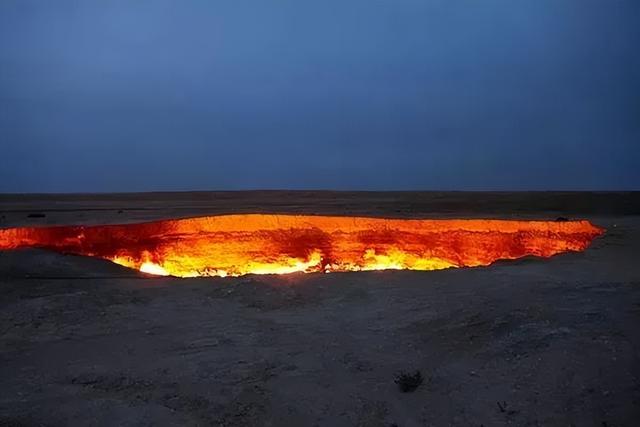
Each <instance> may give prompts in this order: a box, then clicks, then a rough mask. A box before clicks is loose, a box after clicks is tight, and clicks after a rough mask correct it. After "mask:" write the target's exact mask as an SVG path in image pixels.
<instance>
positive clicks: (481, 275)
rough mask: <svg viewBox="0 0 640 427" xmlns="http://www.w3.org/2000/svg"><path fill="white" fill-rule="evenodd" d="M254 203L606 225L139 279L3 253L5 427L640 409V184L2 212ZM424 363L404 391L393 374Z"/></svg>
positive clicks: (82, 200) (24, 206) (70, 205)
mask: <svg viewBox="0 0 640 427" xmlns="http://www.w3.org/2000/svg"><path fill="white" fill-rule="evenodd" d="M247 211H251V212H260V211H267V212H317V213H346V214H358V215H385V216H407V217H420V216H423V217H433V216H443V217H478V216H484V217H508V218H511V217H516V218H519V217H523V218H531V217H536V218H555V217H557V216H571V217H583V218H588V219H590V220H591V221H592V222H594V223H596V224H598V225H602V226H604V227H606V228H607V229H608V231H607V234H606V235H605V236H604V237H602V238H600V239H598V240H597V241H596V242H595V243H594V244H593V246H592V247H591V248H590V249H589V250H588V251H586V252H584V253H576V254H567V255H561V256H558V257H555V258H553V259H550V260H539V259H525V260H519V261H515V262H502V263H499V264H497V265H494V266H491V267H488V268H476V269H455V270H446V271H435V272H408V271H399V272H392V271H387V272H370V273H345V274H327V275H324V274H310V275H304V274H299V275H289V276H279V277H278V276H246V277H241V278H226V279H221V278H212V279H208V278H201V279H173V278H147V277H143V276H142V275H140V274H137V273H136V272H132V271H130V270H127V269H124V268H120V267H118V266H116V265H113V264H111V263H108V262H106V261H101V260H95V259H89V258H83V257H75V256H63V255H59V254H54V253H48V252H44V251H39V250H20V251H13V252H4V253H0V334H1V335H0V340H1V341H0V385H1V387H0V425H15V426H30V425H34V426H38V425H44V426H49V425H51V426H59V425H60V426H63V425H72V426H78V425H100V426H101V425H108V426H123V425H130V426H133V425H202V426H206V425H223V426H224V425H228V426H236V425H237V426H254V425H258V426H260V425H264V426H298V425H300V426H306V425H310V426H314V425H318V426H353V425H360V426H392V425H397V426H400V427H404V426H422V425H433V426H449V425H455V426H478V427H479V426H486V427H489V426H500V425H514V426H538V425H540V426H598V427H603V426H609V427H614V426H636V425H640V364H639V361H640V358H639V350H640V332H638V330H639V327H640V262H639V261H640V257H639V254H640V196H639V195H638V194H631V193H627V194H622V193H618V194H603V193H599V194H594V193H582V194H555V193H537V194H522V193H520V194H517V193H516V194H508V193H501V194H495V193H494V194H482V193H474V194H466V193H329V192H324V193H313V192H304V193H291V192H266V193H263V192H251V193H179V194H150V195H137V196H129V195H84V196H0V221H1V222H0V227H10V226H16V225H27V224H30V225H42V224H53V223H101V222H127V221H140V220H147V219H156V218H165V217H174V216H195V215H204V214H210V213H223V212H247ZM33 214H41V215H42V214H44V215H45V216H44V217H35V218H34V217H33V216H34V215H33ZM29 216H31V217H29ZM36 216H38V215H36ZM416 369H418V370H420V371H421V372H422V373H423V374H424V376H425V378H426V379H425V382H424V383H423V384H422V385H421V386H420V387H419V388H418V389H417V390H416V391H415V392H413V393H402V392H401V391H400V390H399V389H398V387H397V386H396V384H394V381H393V380H394V375H395V374H396V373H397V372H399V371H414V370H416Z"/></svg>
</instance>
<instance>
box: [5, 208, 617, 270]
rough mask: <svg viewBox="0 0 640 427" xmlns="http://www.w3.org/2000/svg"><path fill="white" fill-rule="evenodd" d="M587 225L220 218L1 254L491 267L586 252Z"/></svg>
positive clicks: (207, 263)
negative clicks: (39, 252) (503, 262)
mask: <svg viewBox="0 0 640 427" xmlns="http://www.w3.org/2000/svg"><path fill="white" fill-rule="evenodd" d="M602 233H604V229H602V228H599V227H596V226H594V225H592V224H591V223H590V222H588V221H564V222H562V221H511V220H490V219H450V220H430V219H383V218H362V217H340V216H310V215H306V216H305V215H265V214H247V215H222V216H210V217H202V218H190V219H178V220H167V221H156V222H149V223H141V224H123V225H101V226H58V227H32V228H9V229H4V230H0V249H16V248H22V247H37V248H44V249H50V250H54V251H58V252H62V253H69V254H77V255H88V256H94V257H100V258H105V259H108V260H111V261H113V262H115V263H117V264H120V265H124V266H126V267H130V268H135V269H137V270H140V271H142V272H145V273H149V274H154V275H172V276H179V277H196V276H223V277H224V276H239V275H243V274H286V273H293V272H298V271H300V272H333V271H364V270H386V269H408V270H438V269H443V268H450V267H475V266H484V265H489V264H491V263H493V262H495V261H497V260H500V259H515V258H520V257H524V256H527V255H534V256H540V257H550V256H552V255H555V254H558V253H562V252H568V251H583V250H585V249H586V248H587V247H588V246H589V244H590V243H591V241H592V240H593V239H594V238H595V237H596V236H598V235H600V234H602Z"/></svg>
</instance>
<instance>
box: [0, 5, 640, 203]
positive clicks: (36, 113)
mask: <svg viewBox="0 0 640 427" xmlns="http://www.w3.org/2000/svg"><path fill="white" fill-rule="evenodd" d="M0 150H1V151H0V192H50V191H51V192H67V191H74V192H75V191H81V192H91V191H145V190H189V189H230V190H235V189H251V188H292V189H302V188H327V189H370V190H375V189H444V190H447V189H459V190H531V189H539V190H547V189H594V190H603V189H604V190H607V189H612V190H613V189H640V1H638V0H629V1H621V0H599V1H595V0H527V1H524V0H503V1H494V0H483V1H477V0H467V1H464V0H437V1H436V0H430V1H429V0H424V1H419V0H322V1H305V0H282V1H275V0H273V1H265V0H229V1H215V0H213V1H205V0H200V1H195V0H194V1H186V0H175V1H159V0H154V1H131V0H122V1H97V0H96V1H91V0H77V1H68V0H56V1H49V0H41V1H30V0H3V1H1V2H0Z"/></svg>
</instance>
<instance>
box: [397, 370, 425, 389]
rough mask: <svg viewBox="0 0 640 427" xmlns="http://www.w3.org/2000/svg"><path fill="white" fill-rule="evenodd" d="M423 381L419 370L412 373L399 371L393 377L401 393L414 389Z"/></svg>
mask: <svg viewBox="0 0 640 427" xmlns="http://www.w3.org/2000/svg"><path fill="white" fill-rule="evenodd" d="M423 381H424V377H423V376H422V373H421V372H420V371H416V372H414V373H413V374H409V373H406V372H400V373H399V374H397V375H396V378H395V383H396V384H398V387H400V391H402V392H403V393H407V392H411V391H414V390H415V389H417V388H418V387H419V386H420V384H422V383H423Z"/></svg>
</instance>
